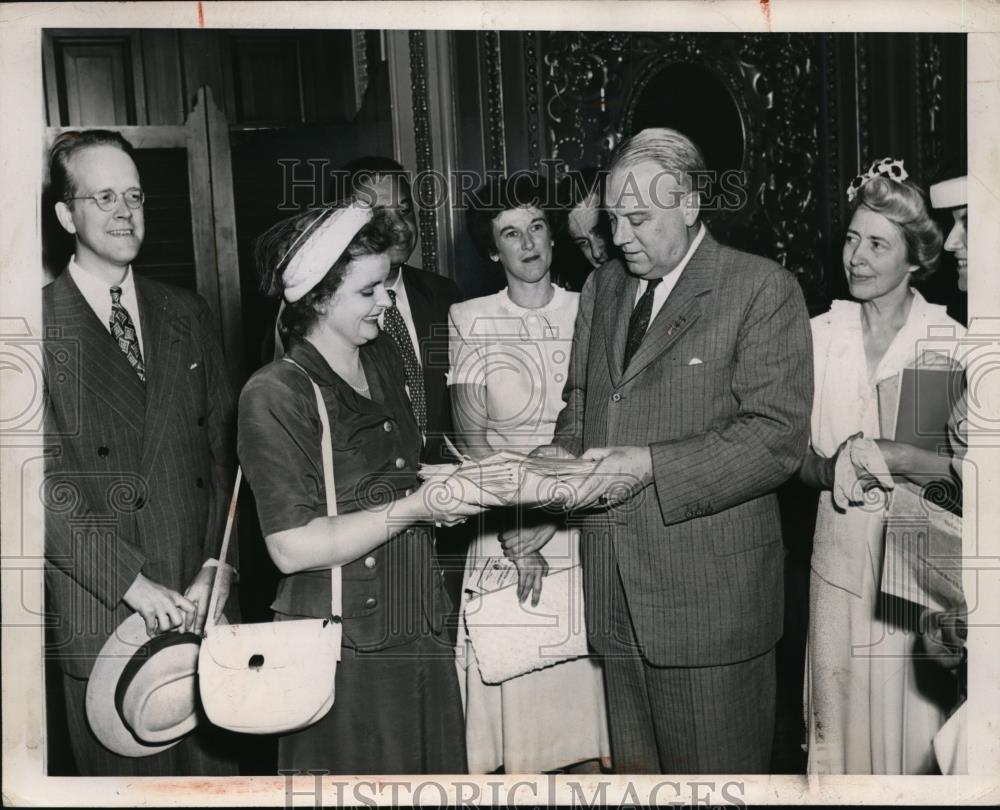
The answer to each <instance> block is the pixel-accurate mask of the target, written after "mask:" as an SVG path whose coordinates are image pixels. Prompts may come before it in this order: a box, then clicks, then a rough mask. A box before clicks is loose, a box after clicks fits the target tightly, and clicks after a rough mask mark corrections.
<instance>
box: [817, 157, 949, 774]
mask: <svg viewBox="0 0 1000 810" xmlns="http://www.w3.org/2000/svg"><path fill="white" fill-rule="evenodd" d="M848 199H849V200H850V201H851V202H852V203H853V214H852V217H851V221H850V225H849V226H848V230H847V236H846V238H845V241H844V248H843V263H844V272H845V273H846V275H847V282H848V285H849V287H850V291H851V295H852V296H853V297H854V298H855V299H856V300H855V301H834V302H833V305H832V307H831V309H830V311H829V312H827V313H826V314H824V315H819V316H817V317H816V318H813V320H812V331H813V351H814V362H815V380H816V383H815V397H814V402H813V413H812V433H811V441H810V444H811V447H810V449H809V450H808V451H807V453H806V457H805V459H804V462H803V466H802V469H801V472H800V476H801V477H802V479H803V480H804V481H805V482H806V483H808V484H810V485H812V486H815V487H816V488H818V489H820V490H822V492H821V493H820V500H819V509H818V513H817V520H816V534H815V538H814V542H813V553H812V564H811V567H812V573H811V580H810V605H809V641H808V656H807V669H806V706H807V718H806V721H807V726H808V737H809V764H808V770H809V772H810V773H832V774H921V773H927V772H929V771H930V770H931V769H932V767H933V762H934V755H933V749H932V739H933V737H934V734H935V732H936V731H937V730H938V728H939V727H940V725H941V723H942V722H943V719H944V716H945V714H944V713H945V711H946V710H947V708H948V703H949V701H953V700H954V698H955V695H954V693H953V692H954V690H953V688H952V692H951V693H950V694H949V683H948V681H947V679H945V678H942V677H941V675H942V671H941V670H940V668H936V667H935V665H934V664H933V662H931V661H929V660H928V659H927V658H926V657H925V656H923V655H922V646H921V642H920V626H919V617H920V614H921V611H920V608H919V607H917V606H916V605H913V604H912V603H908V602H904V601H903V600H899V599H896V598H895V597H890V596H887V595H886V594H884V593H882V592H881V591H880V584H881V581H882V568H883V550H884V536H885V535H884V529H885V516H886V506H887V503H888V497H889V496H888V494H887V493H886V491H885V490H884V489H882V488H878V487H875V486H874V484H875V479H874V478H873V477H872V473H881V474H882V475H883V476H885V475H886V473H887V472H888V473H891V474H892V477H893V479H894V480H895V481H896V482H897V487H898V485H899V484H900V483H902V482H905V481H911V482H913V483H915V484H919V485H923V484H927V483H928V481H930V480H938V479H940V480H947V479H949V470H948V467H949V459H948V458H947V457H946V456H939V455H937V454H935V453H931V452H930V451H927V450H922V449H920V448H918V447H916V446H913V445H910V444H903V443H901V442H895V441H892V440H891V438H892V436H891V431H892V430H893V429H894V425H893V423H892V420H891V419H886V414H889V413H893V412H894V409H895V402H888V401H885V400H886V396H887V393H886V392H889V391H891V390H892V388H891V386H892V382H891V381H892V380H894V379H895V378H896V377H897V375H898V374H899V372H900V371H901V370H902V369H903V368H906V367H913V366H914V363H915V360H916V358H917V357H918V354H919V355H920V356H921V358H922V362H926V357H924V355H925V353H924V352H923V351H921V350H920V345H921V341H924V342H925V343H926V341H927V339H928V337H929V336H932V335H933V334H935V333H936V334H940V328H945V329H947V330H953V334H954V335H955V336H956V337H960V336H961V334H962V333H963V332H964V330H963V328H962V327H961V325H960V324H958V323H957V322H955V321H953V320H952V319H951V318H949V317H948V315H947V314H946V312H945V308H944V307H943V306H935V305H932V304H929V303H927V301H925V300H924V298H923V297H922V296H921V295H920V293H919V292H917V291H916V290H914V289H912V288H911V286H910V285H911V282H912V281H913V280H914V279H915V278H919V277H921V276H922V275H926V274H928V273H930V272H931V271H932V270H933V268H934V267H935V266H936V264H937V260H938V256H939V254H940V251H941V242H942V239H941V232H940V230H939V229H938V227H937V225H935V224H934V222H933V221H932V220H931V219H930V218H929V216H928V214H927V209H926V204H925V201H924V196H923V193H922V192H921V191H920V189H919V188H917V186H915V185H914V184H913V183H912V182H909V181H908V180H907V176H906V172H905V169H904V168H903V166H902V164H901V163H900V162H899V161H893V160H891V159H888V158H886V159H885V160H884V161H879V162H877V163H875V164H873V165H872V167H871V168H870V169H869V170H868V172H866V174H864V175H861V176H859V177H858V178H856V179H855V181H854V182H853V183H852V185H851V187H850V189H849V190H848ZM935 330H936V331H935ZM887 381H890V382H888V384H887ZM880 384H882V385H881V388H880ZM880 390H881V392H882V396H883V402H882V405H881V408H882V418H881V420H880V404H879V395H880ZM888 396H889V398H891V396H892V395H891V394H890V395H888ZM867 440H874V442H871V441H867ZM848 446H849V447H851V448H853V449H854V450H853V452H851V451H846V450H845V447H848ZM845 452H846V453H847V458H850V459H851V460H852V461H851V464H850V465H841V467H840V468H839V469H838V466H837V462H838V460H839V457H840V455H841V454H842V453H845ZM863 456H867V459H868V461H867V462H865V463H862V464H861V466H860V467H859V466H857V459H861V458H862V457H863ZM845 471H846V472H845ZM854 476H857V478H858V479H859V480H860V484H858V486H856V487H855V489H854V490H853V491H852V492H848V493H847V498H846V499H844V498H841V499H840V500H841V505H837V503H836V502H835V499H834V497H833V492H832V491H831V490H833V489H834V488H835V487H836V486H842V485H850V483H851V482H852V481H854V480H855V479H854ZM883 481H884V486H888V482H887V481H885V480H884V478H883Z"/></svg>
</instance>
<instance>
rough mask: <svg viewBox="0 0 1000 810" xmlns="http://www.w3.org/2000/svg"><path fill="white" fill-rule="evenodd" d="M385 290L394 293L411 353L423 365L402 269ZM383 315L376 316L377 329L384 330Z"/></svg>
mask: <svg viewBox="0 0 1000 810" xmlns="http://www.w3.org/2000/svg"><path fill="white" fill-rule="evenodd" d="M385 288H386V289H387V290H393V291H395V293H396V309H398V310H399V314H400V315H402V316H403V323H405V324H406V331H407V332H408V333H409V335H410V340H411V341H412V342H413V353H414V354H415V355H416V356H417V362H418V363H420V364H421V365H423V361H422V360H421V359H420V341H419V340H417V327H416V326H414V324H413V312H412V311H411V310H410V299H409V298H407V297H406V285H405V284H404V283H403V268H402V267H400V268H399V273H397V274H396V280H395V281H394V282H393V283H392V284H387V285H386V286H385ZM384 321H385V313H384V312H383V313H382V314H381V315H379V316H378V326H379V329H384V328H385V323H384Z"/></svg>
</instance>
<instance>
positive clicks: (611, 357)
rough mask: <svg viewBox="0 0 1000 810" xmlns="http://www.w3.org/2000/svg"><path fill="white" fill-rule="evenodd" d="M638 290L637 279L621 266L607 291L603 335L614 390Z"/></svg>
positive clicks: (619, 372) (619, 377) (620, 375)
mask: <svg viewBox="0 0 1000 810" xmlns="http://www.w3.org/2000/svg"><path fill="white" fill-rule="evenodd" d="M638 288H639V279H637V278H636V277H635V276H633V275H632V274H631V273H629V272H628V271H627V270H625V268H624V266H623V267H622V268H621V272H620V273H617V274H616V275H615V280H614V281H613V282H612V283H611V284H610V285H609V287H608V290H607V301H608V305H607V306H605V307H604V333H605V334H606V335H607V336H608V339H607V341H606V342H605V346H606V347H607V353H608V369H609V370H610V372H611V383H612V384H613V385H614V386H615V388H617V387H618V386H619V385H621V379H622V358H623V357H625V341H626V339H627V338H628V321H629V318H630V317H631V316H632V308H633V305H634V302H635V291H636V290H637V289H638Z"/></svg>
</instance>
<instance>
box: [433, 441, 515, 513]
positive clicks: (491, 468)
mask: <svg viewBox="0 0 1000 810" xmlns="http://www.w3.org/2000/svg"><path fill="white" fill-rule="evenodd" d="M523 458H524V456H522V455H520V454H519V453H512V452H510V451H508V450H501V451H500V452H499V453H494V454H493V455H492V456H489V457H488V458H483V459H479V460H478V461H475V460H473V459H471V458H468V457H467V456H466V457H463V458H462V460H461V461H458V462H455V463H452V464H421V465H420V469H419V470H418V472H417V474H418V475H419V476H420V478H422V479H423V480H424V481H435V480H437V481H444V480H445V479H448V478H451V477H452V476H457V477H459V478H462V479H465V480H466V481H469V482H471V483H472V484H474V485H475V486H477V487H479V488H480V489H481V490H483V491H484V492H487V493H489V494H490V495H493V496H495V497H498V498H501V499H502V500H504V501H509V500H511V499H512V498H513V497H514V495H515V494H516V493H517V490H518V487H519V480H518V479H519V476H518V471H517V464H516V463H512V462H515V461H517V460H520V459H523Z"/></svg>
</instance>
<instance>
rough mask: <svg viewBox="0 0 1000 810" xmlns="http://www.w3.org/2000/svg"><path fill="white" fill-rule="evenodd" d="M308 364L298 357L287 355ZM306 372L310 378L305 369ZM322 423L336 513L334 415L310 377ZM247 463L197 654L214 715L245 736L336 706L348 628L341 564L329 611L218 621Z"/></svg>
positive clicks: (296, 723) (309, 720) (293, 726)
mask: <svg viewBox="0 0 1000 810" xmlns="http://www.w3.org/2000/svg"><path fill="white" fill-rule="evenodd" d="M285 359H286V360H287V362H289V363H293V365H295V366H298V368H300V369H302V367H301V366H299V365H298V363H294V361H292V360H288V359H287V358H285ZM302 371H303V373H305V374H306V376H307V377H308V376H309V375H308V373H306V372H305V369H302ZM309 381H310V382H311V383H312V386H313V391H314V392H315V394H316V405H317V407H318V408H319V418H320V422H321V423H322V426H323V437H322V451H323V480H324V484H325V487H326V511H327V514H328V515H330V516H334V515H336V514H337V495H336V490H335V489H334V478H333V445H332V442H331V439H330V421H329V418H328V417H327V413H326V405H325V404H324V403H323V397H322V395H321V394H320V390H319V386H317V385H316V383H315V382H313V380H312V378H311V377H310V378H309ZM242 478H243V470H242V468H240V469H238V470H237V473H236V485H235V487H234V489H233V500H232V502H231V503H230V505H229V518H228V520H227V521H226V531H225V536H224V539H223V541H222V551H221V553H220V557H219V559H220V565H219V568H218V570H217V571H216V574H215V581H214V583H213V586H212V597H211V600H210V602H209V606H208V618H207V619H206V621H205V637H204V639H203V641H202V643H201V652H200V654H199V656H198V684H199V689H200V692H201V702H202V706H203V707H204V709H205V714H206V716H207V717H208V719H209V720H210V721H211V722H212V723H214V724H215V725H217V726H221V727H222V728H227V729H230V730H232V731H239V732H242V733H244V734H279V733H285V732H290V731H297V730H299V729H302V728H305V727H306V726H310V725H312V724H313V723H315V722H317V721H318V720H320V719H321V718H322V717H324V716H325V715H326V713H327V712H329V711H330V708H331V707H332V706H333V699H334V681H335V677H336V674H337V662H338V661H339V660H340V644H341V637H342V633H343V627H342V624H341V614H342V597H343V593H342V587H343V586H342V582H341V569H340V566H337V567H335V568H332V569H330V616H329V617H328V618H326V619H295V620H291V621H279V622H263V623H258V624H216V623H215V622H214V620H213V617H214V616H215V610H216V603H217V602H218V598H219V584H220V582H221V577H222V576H223V575H224V574H223V571H222V567H223V566H222V563H224V562H225V560H226V554H227V552H228V550H229V538H230V535H231V534H232V529H233V519H234V516H235V514H236V500H237V495H238V494H239V489H240V482H241V481H242Z"/></svg>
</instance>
